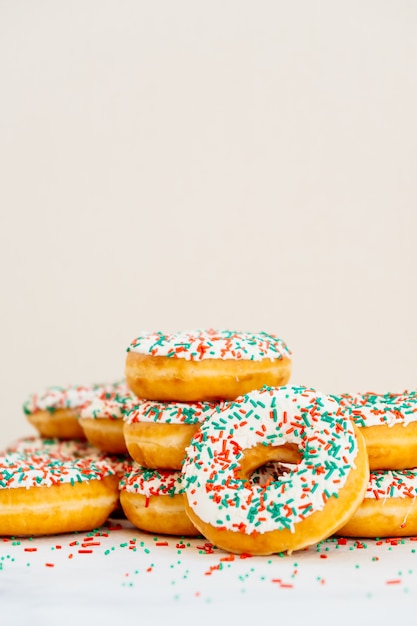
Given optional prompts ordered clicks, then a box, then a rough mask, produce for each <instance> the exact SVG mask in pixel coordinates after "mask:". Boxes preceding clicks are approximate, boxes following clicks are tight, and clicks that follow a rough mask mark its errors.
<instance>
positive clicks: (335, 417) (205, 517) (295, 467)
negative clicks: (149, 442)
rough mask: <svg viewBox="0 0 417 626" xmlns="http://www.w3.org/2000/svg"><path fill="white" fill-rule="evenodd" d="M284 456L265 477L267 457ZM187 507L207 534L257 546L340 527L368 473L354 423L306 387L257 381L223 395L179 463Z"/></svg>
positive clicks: (245, 547) (219, 542)
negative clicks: (261, 471)
mask: <svg viewBox="0 0 417 626" xmlns="http://www.w3.org/2000/svg"><path fill="white" fill-rule="evenodd" d="M272 460H276V461H279V462H283V463H290V464H291V465H290V466H289V468H290V469H289V471H288V472H286V473H284V474H283V475H282V477H278V479H277V480H271V481H269V482H268V483H267V484H266V485H256V484H253V483H251V482H250V480H248V477H249V476H250V474H251V472H252V471H253V469H254V468H256V467H260V466H262V465H264V464H265V463H267V462H268V461H272ZM182 471H183V485H184V488H185V507H186V512H187V515H188V516H189V518H190V520H191V521H192V523H193V524H194V525H195V526H196V528H198V529H199V530H200V532H201V534H202V535H204V536H205V537H206V538H207V539H208V540H209V541H211V542H212V543H213V544H215V545H216V546H218V547H219V548H222V549H224V550H227V551H229V552H235V553H248V554H254V555H263V554H273V553H275V552H292V551H294V550H299V549H302V548H305V547H308V546H309V545H312V544H314V543H316V542H318V541H321V540H323V539H325V538H327V537H329V536H330V535H332V534H333V533H335V532H336V531H337V530H338V529H339V528H340V527H342V526H343V525H344V524H345V523H346V522H347V521H348V519H349V518H350V517H351V516H352V515H353V513H354V512H355V511H356V509H357V508H358V507H359V506H360V504H361V502H362V500H363V497H364V494H365V491H366V488H367V484H368V480H369V466H368V457H367V453H366V447H365V443H364V440H363V437H362V435H361V434H360V431H359V429H358V428H357V427H356V426H355V425H354V424H353V422H352V421H351V420H349V419H348V418H346V417H345V416H344V414H343V412H342V409H341V408H340V407H339V406H338V404H337V402H336V401H335V400H333V399H331V398H329V397H328V396H325V395H324V394H321V393H319V392H317V391H315V390H314V389H308V388H306V387H294V386H291V387H281V388H270V387H264V388H262V389H261V390H255V391H252V392H250V393H249V394H246V395H244V396H242V397H240V398H238V399H236V401H235V402H231V403H228V404H226V405H225V407H224V408H223V409H222V410H221V411H219V413H218V414H216V415H215V416H212V417H211V419H210V420H206V421H205V422H204V423H203V424H202V425H201V426H200V429H199V431H198V432H197V433H196V435H195V436H194V438H193V440H192V442H191V444H190V446H189V447H188V448H187V455H186V458H185V461H184V465H183V470H182Z"/></svg>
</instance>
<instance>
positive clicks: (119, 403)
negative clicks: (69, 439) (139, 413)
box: [80, 386, 139, 420]
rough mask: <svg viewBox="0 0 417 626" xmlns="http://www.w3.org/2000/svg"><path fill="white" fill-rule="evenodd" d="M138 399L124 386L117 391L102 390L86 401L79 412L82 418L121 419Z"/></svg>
mask: <svg viewBox="0 0 417 626" xmlns="http://www.w3.org/2000/svg"><path fill="white" fill-rule="evenodd" d="M138 402H139V400H138V398H137V396H135V395H134V394H133V393H132V392H131V391H130V390H129V389H128V388H127V386H126V388H125V389H120V390H119V389H118V390H117V391H104V392H102V393H100V394H98V395H95V396H94V397H93V398H92V400H90V401H88V402H87V403H86V404H85V405H84V406H83V408H82V409H81V412H80V417H82V418H94V419H110V420H116V419H123V418H124V417H125V416H126V415H127V414H128V413H129V411H131V410H132V409H133V408H134V407H135V406H136V405H137V404H138Z"/></svg>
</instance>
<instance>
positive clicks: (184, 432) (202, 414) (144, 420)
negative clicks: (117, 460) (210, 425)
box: [124, 401, 219, 470]
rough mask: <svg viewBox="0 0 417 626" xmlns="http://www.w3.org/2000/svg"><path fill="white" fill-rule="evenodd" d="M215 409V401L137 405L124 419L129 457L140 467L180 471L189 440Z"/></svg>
mask: <svg viewBox="0 0 417 626" xmlns="http://www.w3.org/2000/svg"><path fill="white" fill-rule="evenodd" d="M218 407H219V404H218V403H215V402H192V403H191V402H190V403H184V402H154V401H144V402H140V403H139V404H137V406H136V407H135V408H134V409H132V410H131V411H130V412H129V413H128V414H127V415H126V417H125V423H124V439H125V442H126V446H127V450H128V452H129V454H130V456H131V457H132V459H134V460H135V461H136V462H137V463H138V464H139V465H142V466H143V467H147V468H154V469H155V468H159V469H161V468H162V469H172V470H179V469H181V467H182V463H183V460H184V457H185V450H186V448H187V446H189V444H190V442H191V439H192V438H193V436H194V435H195V433H196V432H197V430H198V428H199V426H200V424H201V423H202V422H203V420H204V419H206V418H209V417H210V416H211V415H212V414H213V413H215V411H216V410H217V408H218Z"/></svg>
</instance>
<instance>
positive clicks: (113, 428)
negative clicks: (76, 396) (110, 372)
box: [80, 384, 138, 454]
mask: <svg viewBox="0 0 417 626" xmlns="http://www.w3.org/2000/svg"><path fill="white" fill-rule="evenodd" d="M137 403H138V398H137V397H136V396H135V395H134V394H132V392H131V391H130V389H129V388H128V387H127V385H126V384H120V385H118V386H117V387H115V389H114V390H112V391H109V390H104V391H102V392H101V393H99V394H97V395H95V396H94V397H93V398H92V399H91V400H90V401H88V402H86V403H85V404H84V406H83V408H82V409H81V411H80V425H81V427H82V429H83V431H84V434H85V436H86V438H87V439H88V441H89V442H90V443H92V444H93V445H94V446H96V447H97V448H99V450H102V451H103V452H108V453H111V454H128V451H127V447H126V442H125V438H124V433H123V427H124V418H125V416H126V415H127V414H128V413H129V411H131V410H132V409H133V408H134V407H135V405H136V404H137Z"/></svg>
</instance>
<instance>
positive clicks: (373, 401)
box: [332, 391, 417, 470]
mask: <svg viewBox="0 0 417 626" xmlns="http://www.w3.org/2000/svg"><path fill="white" fill-rule="evenodd" d="M332 397H333V398H335V400H337V402H338V403H339V405H340V406H341V407H342V408H343V410H344V412H345V413H346V414H347V415H349V416H350V417H351V418H352V420H353V421H354V422H355V424H356V425H357V426H359V428H360V429H361V432H362V434H363V436H364V438H365V443H366V447H367V450H368V457H369V467H370V468H371V470H385V469H387V470H402V469H409V468H412V467H417V391H404V392H402V393H384V394H378V393H372V392H368V393H357V394H348V393H344V394H341V395H332Z"/></svg>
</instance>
